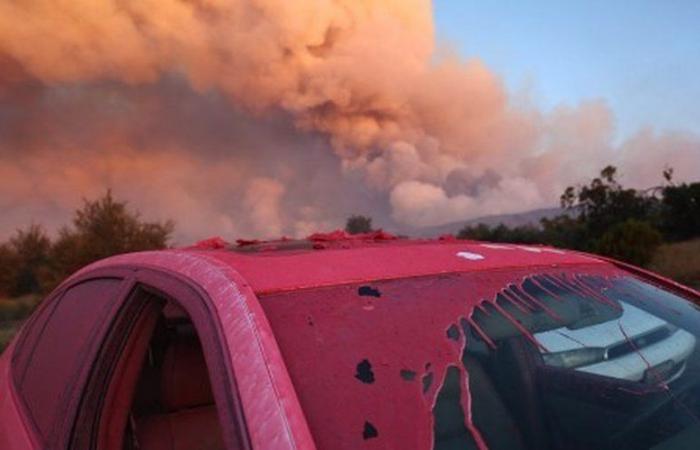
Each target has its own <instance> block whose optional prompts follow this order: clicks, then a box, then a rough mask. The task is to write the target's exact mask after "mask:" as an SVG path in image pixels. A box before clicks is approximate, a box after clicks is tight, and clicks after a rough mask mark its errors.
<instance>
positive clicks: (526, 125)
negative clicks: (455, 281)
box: [0, 0, 700, 243]
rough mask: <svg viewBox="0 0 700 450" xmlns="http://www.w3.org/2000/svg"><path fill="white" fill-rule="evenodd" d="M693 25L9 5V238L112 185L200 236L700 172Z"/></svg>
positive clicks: (675, 13) (648, 12) (148, 212)
mask: <svg viewBox="0 0 700 450" xmlns="http://www.w3.org/2000/svg"><path fill="white" fill-rule="evenodd" d="M631 4H633V5H634V7H633V8H632V7H630V6H629V5H631ZM86 5H89V7H86ZM697 24H700V1H694V2H691V1H688V2H681V1H673V0H669V1H657V2H651V1H634V2H629V1H625V2H623V1H608V2H602V1H597V0H591V1H585V2H584V1H557V2H533V1H528V2H525V1H517V2H516V1H510V2H506V1H500V2H496V1H478V2H477V1H465V0H461V1H456V0H455V1H447V0H372V1H358V0H295V1H293V2H290V1H289V0H197V1H182V0H101V1H99V2H95V1H93V0H66V1H32V0H16V1H12V2H7V1H5V2H3V1H0V212H2V214H0V241H1V240H4V239H6V238H7V237H8V236H11V235H12V234H13V233H14V232H15V231H16V230H17V229H18V228H21V227H23V226H26V225H28V224H30V223H38V224H41V225H43V226H45V227H46V229H47V230H48V231H49V232H50V233H53V234H55V233H56V232H57V230H59V229H60V228H61V226H63V225H64V224H66V223H69V221H70V220H71V217H72V214H73V212H74V211H75V210H76V208H79V207H80V206H81V205H82V204H83V199H95V198H98V197H99V196H100V195H103V194H104V193H105V192H106V191H107V190H108V189H111V190H112V192H113V194H114V195H115V197H116V198H118V199H120V200H124V201H127V202H128V203H129V205H130V207H131V208H132V209H135V210H138V211H140V212H141V214H142V217H144V218H148V219H158V220H165V219H173V220H174V221H175V222H176V239H177V242H178V243H187V242H193V241H196V240H198V239H201V238H205V237H209V236H213V235H220V236H222V237H224V238H226V239H229V240H235V239H236V238H270V237H279V236H281V235H286V236H297V237H303V236H307V235H308V234H311V233H313V232H315V231H319V230H333V229H337V228H342V227H343V225H344V222H345V220H346V219H347V217H348V216H350V215H352V214H363V215H368V216H371V217H372V218H373V219H374V224H375V225H376V226H380V227H384V228H386V229H388V230H391V231H397V232H402V233H403V232H411V230H416V229H417V228H422V227H431V226H437V225H443V224H448V223H463V222H464V221H467V220H472V219H476V218H479V217H483V216H487V215H499V214H509V213H517V212H525V211H530V210H533V209H538V208H546V207H552V206H556V205H557V204H558V199H559V196H560V195H561V193H562V192H563V191H564V189H566V188H567V187H568V186H571V185H581V184H583V183H586V182H588V181H589V180H590V179H591V178H592V177H594V176H596V174H598V173H599V172H600V170H601V169H602V168H603V167H605V166H606V165H608V164H613V165H616V166H617V167H618V168H619V173H620V181H621V182H622V183H623V184H624V185H625V186H631V187H639V188H648V187H651V186H657V185H658V184H659V183H661V182H662V178H661V171H662V170H663V169H664V168H665V167H669V166H670V167H673V168H674V169H675V170H676V172H675V174H674V177H675V178H674V180H676V181H678V182H681V181H697V180H698V177H699V176H700V83H698V82H697V79H698V76H697V75H698V74H700V31H699V30H700V27H699V26H696V25H697Z"/></svg>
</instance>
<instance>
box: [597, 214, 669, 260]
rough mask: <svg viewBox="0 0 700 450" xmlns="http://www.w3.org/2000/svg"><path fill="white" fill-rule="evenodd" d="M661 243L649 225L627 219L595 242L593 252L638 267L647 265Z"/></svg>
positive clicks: (658, 234)
mask: <svg viewBox="0 0 700 450" xmlns="http://www.w3.org/2000/svg"><path fill="white" fill-rule="evenodd" d="M661 242H662V236H661V233H659V232H658V231H657V230H656V229H655V228H654V227H652V226H651V225H650V224H649V223H647V222H643V221H639V220H635V219H628V220H626V221H625V222H622V223H618V224H616V225H613V226H612V227H611V228H610V229H609V230H608V231H606V232H605V233H604V234H603V235H602V236H601V237H600V239H599V240H598V241H597V243H596V246H595V251H596V252H597V253H600V254H603V255H606V256H610V257H613V258H616V259H619V260H621V261H625V262H628V263H631V264H635V265H638V266H645V265H647V264H648V263H649V262H650V261H651V259H652V257H653V256H654V252H655V251H656V249H657V247H658V246H659V245H660V244H661Z"/></svg>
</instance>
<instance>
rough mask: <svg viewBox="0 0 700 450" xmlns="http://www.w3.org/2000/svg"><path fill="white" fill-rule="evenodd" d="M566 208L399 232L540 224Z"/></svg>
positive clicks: (425, 233)
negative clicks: (474, 226) (469, 226)
mask: <svg viewBox="0 0 700 450" xmlns="http://www.w3.org/2000/svg"><path fill="white" fill-rule="evenodd" d="M565 211H566V210H564V209H563V208H558V207H555V208H540V209H533V210H532V211H525V212H521V213H515V214H498V215H493V216H483V217H479V218H476V219H471V220H465V221H463V222H452V223H448V224H444V225H436V226H432V227H420V228H418V227H410V228H409V227H407V228H403V229H400V230H398V232H399V234H403V235H408V236H413V237H436V236H441V235H443V234H455V235H456V234H457V233H458V232H459V230H461V229H462V228H463V227H464V226H465V225H478V224H480V223H483V224H485V225H489V226H498V225H500V224H503V225H505V226H507V227H519V226H525V225H532V226H540V220H542V219H544V218H547V219H551V218H552V217H556V216H558V215H561V214H564V213H565Z"/></svg>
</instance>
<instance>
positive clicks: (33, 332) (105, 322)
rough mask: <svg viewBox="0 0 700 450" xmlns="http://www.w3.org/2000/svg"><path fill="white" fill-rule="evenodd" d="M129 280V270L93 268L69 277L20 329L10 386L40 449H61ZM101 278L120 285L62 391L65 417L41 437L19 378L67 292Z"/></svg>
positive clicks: (19, 409) (124, 295)
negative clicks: (72, 377) (64, 436)
mask: <svg viewBox="0 0 700 450" xmlns="http://www.w3.org/2000/svg"><path fill="white" fill-rule="evenodd" d="M131 277H132V271H130V270H125V269H118V270H113V269H96V270H94V271H90V272H89V273H85V274H81V275H80V276H77V277H74V278H70V279H68V280H67V281H66V282H64V283H63V284H61V285H60V286H59V287H58V288H56V290H54V291H53V292H52V293H51V294H49V295H48V296H47V297H46V299H45V300H44V301H43V302H42V304H41V306H40V307H39V308H38V309H37V311H36V312H35V313H34V314H32V317H31V318H30V320H29V321H28V322H27V323H26V324H25V326H24V327H23V328H22V330H21V332H20V335H19V336H18V340H17V344H16V345H15V347H14V349H13V353H12V358H11V361H12V362H11V369H10V373H11V376H10V384H11V386H12V394H13V397H14V399H15V402H16V404H17V408H18V412H19V413H20V414H21V415H22V418H23V421H24V423H25V426H26V428H27V432H28V434H29V435H30V436H31V439H32V440H33V441H34V442H36V443H37V444H38V445H39V446H41V447H43V448H46V449H52V448H61V447H60V445H57V444H58V442H60V441H61V438H60V435H62V434H63V430H64V429H65V425H66V423H67V422H68V420H69V419H70V418H72V417H74V416H75V414H76V412H77V405H78V404H79V399H80V397H81V396H82V393H81V392H79V391H80V389H81V387H82V386H85V383H86V382H87V377H88V375H89V372H90V367H91V365H92V363H93V362H94V361H93V359H94V357H95V356H96V355H97V353H98V352H99V349H100V347H101V345H102V340H103V339H104V337H105V335H106V333H107V330H108V329H109V328H110V326H111V323H112V321H111V320H110V317H111V318H114V317H115V316H116V312H117V311H118V310H119V308H120V307H121V305H122V304H123V302H124V300H125V298H126V294H127V293H128V292H129V285H130V283H131V282H130V279H131ZM103 279H116V280H119V283H120V284H119V286H118V288H117V293H116V295H115V298H114V300H113V304H112V305H111V306H109V307H107V308H105V310H104V311H103V312H102V314H101V316H100V322H99V324H98V325H97V326H96V327H95V329H94V330H93V333H94V335H95V337H96V338H97V339H95V340H94V341H93V342H91V343H90V344H89V347H88V349H87V351H86V352H84V354H83V355H82V356H81V358H80V363H79V364H78V371H79V373H78V374H76V378H74V380H75V382H74V383H72V384H70V385H67V386H64V388H63V390H62V392H61V394H62V395H63V396H64V397H65V398H68V399H69V403H68V405H66V407H65V412H66V414H64V416H63V418H62V419H61V420H58V419H56V421H55V422H54V424H53V425H52V427H51V429H50V431H49V433H48V434H47V435H44V434H43V433H42V432H41V430H40V429H39V427H38V425H37V424H36V422H35V419H34V416H33V413H32V411H31V409H30V408H29V406H28V404H27V402H26V400H25V398H24V396H23V394H22V390H21V388H20V382H21V379H22V377H23V376H24V374H25V373H26V370H27V369H28V367H29V363H30V361H31V359H32V357H31V355H32V354H33V352H34V351H35V349H36V346H37V344H38V342H39V340H40V338H41V335H42V332H43V330H44V328H45V327H46V326H47V324H48V323H49V321H50V320H51V319H52V317H54V314H55V313H56V309H57V308H58V305H59V303H60V302H61V300H62V299H63V298H64V296H65V295H66V293H68V292H69V291H70V290H71V289H73V288H75V287H77V286H79V285H81V284H84V283H90V282H92V281H97V280H103ZM42 319H43V320H42ZM27 352H29V353H27ZM67 394H69V395H67Z"/></svg>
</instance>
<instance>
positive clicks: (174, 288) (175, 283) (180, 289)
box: [61, 266, 252, 450]
mask: <svg viewBox="0 0 700 450" xmlns="http://www.w3.org/2000/svg"><path fill="white" fill-rule="evenodd" d="M131 269H132V270H133V273H132V277H131V278H130V281H131V282H130V285H129V289H128V291H127V292H126V295H125V298H124V299H123V301H122V302H121V309H120V311H123V310H128V309H129V308H130V306H132V305H133V303H131V301H132V300H133V301H134V302H138V301H139V299H138V297H139V295H138V291H139V290H141V291H143V292H145V293H147V294H153V295H155V296H157V297H160V298H162V299H167V300H171V301H173V302H175V303H176V304H178V305H179V306H181V307H182V308H183V309H184V310H185V311H186V312H187V314H188V315H189V316H190V319H191V321H192V323H193V325H194V328H195V330H196V332H197V336H198V338H199V340H200V342H201V345H202V350H203V352H204V357H205V361H206V364H207V371H208V374H209V377H210V381H211V386H212V392H213V394H214V399H215V402H216V408H217V416H218V418H219V422H220V424H221V432H222V436H223V439H224V442H225V444H226V446H227V448H236V449H241V450H250V449H251V448H252V446H251V443H250V437H249V430H248V426H247V423H246V421H245V416H244V413H243V407H242V402H241V399H240V396H239V391H238V386H237V383H236V378H235V374H234V371H233V367H232V365H231V361H230V360H229V358H227V357H226V355H227V349H226V347H225V345H224V342H225V340H224V334H223V329H222V328H221V326H220V324H219V323H218V320H217V317H216V313H215V311H214V309H213V306H212V304H211V300H210V298H209V297H208V295H207V294H206V292H204V291H203V290H202V289H201V288H200V287H199V286H198V285H197V284H196V283H194V282H193V281H192V280H189V279H188V278H186V277H184V276H182V275H180V274H178V273H175V272H171V271H168V270H166V269H163V268H154V267H145V266H138V267H132V268H131ZM135 294H136V295H135ZM119 319H120V317H119V313H117V315H116V316H115V320H113V321H112V325H114V324H116V323H118V322H119ZM134 320H138V319H137V318H134ZM131 331H133V330H130V331H129V332H128V333H130V332H131ZM107 333H108V334H109V331H108V332H107ZM111 337H113V338H117V339H118V338H128V336H125V335H124V334H122V335H119V334H117V335H116V336H111ZM108 345H109V342H103V343H102V349H104V348H105V347H107V346H108ZM104 356H106V355H104ZM112 356H114V355H112ZM119 357H120V355H116V359H117V360H118V359H119ZM107 363H109V362H107ZM99 366H100V362H99V361H97V360H95V361H94V363H93V365H92V367H91V372H90V377H92V376H93V375H94V374H95V373H97V372H99V369H100V367H99ZM88 383H89V381H88ZM106 384H107V386H108V385H109V380H108V381H107V383H106ZM88 388H90V386H89V384H88V385H86V390H84V391H83V392H82V395H81V403H82V402H83V401H84V400H85V399H86V398H87V397H88V396H89V395H90V393H89V392H88V391H87V389H88ZM93 406H94V405H93ZM101 414H102V410H100V411H93V414H87V415H86V416H88V417H90V416H91V417H94V421H95V422H99V420H100V419H99V417H100V416H101ZM77 420H78V416H77V414H75V415H74V420H73V421H72V422H71V424H70V427H69V430H67V431H68V432H67V434H65V435H64V441H63V447H61V448H72V447H71V446H70V445H71V440H72V438H73V437H72V435H73V433H74V432H75V430H76V427H79V426H78V423H77ZM88 427H89V426H88ZM79 428H80V429H86V427H85V426H84V425H83V426H80V427H79ZM89 428H91V429H92V430H93V432H99V430H98V428H99V427H94V426H93V427H89ZM92 442H93V443H95V442H97V439H93V440H92Z"/></svg>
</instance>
